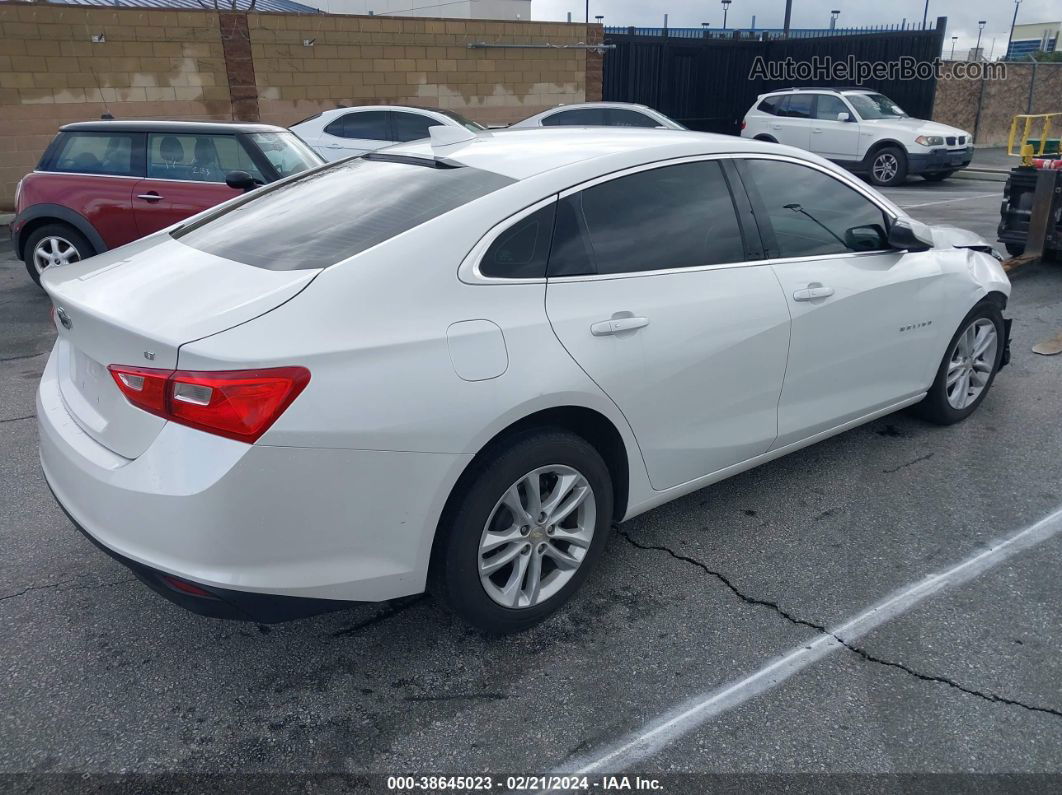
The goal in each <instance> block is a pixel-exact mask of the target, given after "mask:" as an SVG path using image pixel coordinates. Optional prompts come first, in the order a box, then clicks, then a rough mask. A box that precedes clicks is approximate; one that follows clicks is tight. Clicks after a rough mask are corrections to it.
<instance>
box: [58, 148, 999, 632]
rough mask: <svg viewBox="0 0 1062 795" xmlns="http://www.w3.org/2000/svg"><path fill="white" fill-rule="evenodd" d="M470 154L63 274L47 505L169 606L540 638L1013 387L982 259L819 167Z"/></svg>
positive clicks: (343, 180)
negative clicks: (365, 610)
mask: <svg viewBox="0 0 1062 795" xmlns="http://www.w3.org/2000/svg"><path fill="white" fill-rule="evenodd" d="M448 133H449V131H439V132H433V136H432V137H433V140H434V141H435V144H434V145H433V143H432V142H431V141H422V142H419V143H415V144H407V145H404V146H398V147H395V148H392V149H391V150H389V151H388V152H379V153H374V154H369V155H365V156H364V157H361V158H354V159H350V160H346V161H343V162H341V163H333V164H327V165H324V166H321V167H318V168H316V169H313V170H311V171H308V172H305V173H304V174H300V175H297V176H295V177H292V178H290V179H288V180H285V181H282V182H278V183H275V184H272V185H266V186H263V187H261V188H259V189H257V190H255V191H253V192H252V193H249V194H247V195H245V196H243V197H240V198H237V199H234V200H232V201H230V202H228V203H226V204H224V205H221V206H220V207H217V208H214V209H212V210H209V211H207V212H205V213H201V214H200V215H198V216H195V217H193V218H191V219H189V220H187V221H185V222H182V223H181V224H179V225H176V226H174V227H171V228H169V229H167V230H163V231H161V232H158V233H156V234H154V235H152V236H150V237H147V238H144V239H141V240H139V241H136V242H135V243H131V244H129V245H127V246H124V247H122V248H119V249H115V250H113V251H108V252H105V253H103V254H100V255H98V256H96V257H93V258H92V259H90V260H87V261H85V262H79V263H75V264H71V265H67V266H64V267H62V268H49V269H47V270H45V271H44V274H43V276H42V278H41V282H42V285H43V286H44V288H45V289H46V290H47V291H48V294H49V296H50V297H51V300H52V302H53V304H54V315H55V321H56V322H55V326H56V331H57V332H58V339H57V340H56V343H55V347H54V349H53V351H52V354H51V356H50V358H49V360H48V363H47V366H46V368H45V371H44V375H43V377H42V380H41V383H40V388H39V391H38V396H37V416H38V422H39V437H40V456H41V463H42V466H43V469H44V474H45V477H46V478H47V482H48V484H49V485H50V486H51V488H52V490H53V492H54V494H55V496H56V499H57V500H58V501H59V503H60V504H61V505H62V506H63V507H64V508H65V509H66V511H67V512H68V513H69V515H70V516H71V518H72V519H73V521H74V523H75V524H76V525H78V526H79V527H80V528H82V529H83V531H84V532H85V533H86V534H87V535H88V536H89V537H90V538H91V539H93V540H94V541H95V542H96V543H97V544H99V545H100V546H101V547H103V548H104V549H105V550H107V551H108V552H109V553H110V554H112V555H113V556H115V557H116V558H117V559H119V560H121V561H122V562H123V563H125V564H126V565H128V566H130V567H131V568H132V569H133V570H134V571H135V572H136V573H137V574H138V575H139V576H140V577H141V578H142V579H143V580H144V581H145V582H147V583H148V584H149V585H150V586H151V587H153V588H155V589H156V590H158V591H159V592H160V593H163V594H164V595H166V596H167V597H168V598H170V599H172V600H174V601H176V602H178V603H181V604H183V605H185V606H186V607H188V608H190V609H192V610H195V611H198V612H200V613H205V614H208V615H216V616H229V617H251V618H254V619H257V620H261V621H269V620H279V619H284V618H291V617H293V616H297V615H302V614H306V613H310V612H316V611H320V610H322V609H328V608H334V607H336V606H341V605H344V604H348V603H350V602H352V601H379V600H384V599H392V598H395V597H401V596H406V595H410V594H416V593H419V592H421V591H423V590H425V588H426V587H427V588H430V589H431V590H432V592H434V593H435V594H437V595H439V596H440V597H441V598H442V599H443V600H444V601H445V602H446V603H447V604H449V605H450V606H451V607H452V608H453V609H454V610H455V611H456V612H457V613H458V614H459V615H461V616H462V617H463V618H464V619H466V620H467V621H469V622H470V623H472V624H473V625H475V626H477V627H479V628H481V629H484V630H487V631H491V632H510V631H516V630H520V629H524V628H526V627H529V626H531V625H532V624H534V623H536V622H538V621H540V620H542V619H543V618H545V617H546V616H547V615H549V614H550V613H552V612H553V611H554V610H556V609H557V608H558V607H559V606H561V605H562V604H563V603H564V602H565V601H567V599H568V598H569V597H570V596H572V594H573V593H574V592H575V591H576V590H577V589H578V588H579V586H580V585H581V584H582V582H583V581H584V579H585V578H586V576H587V574H588V573H589V570H590V569H591V567H592V566H593V564H594V563H595V562H596V560H597V559H598V558H600V556H601V554H602V553H603V551H604V548H605V544H606V540H607V537H608V534H609V531H610V527H611V525H612V522H613V521H614V520H615V521H620V520H624V519H629V518H631V517H633V516H637V515H638V514H640V513H642V512H644V511H647V510H649V509H650V508H653V507H655V506H658V505H661V504H663V503H666V502H668V501H670V500H674V499H676V498H678V497H681V496H682V495H684V494H688V493H690V492H692V491H695V490H696V489H700V488H702V487H704V486H707V485H709V484H711V483H715V482H716V481H719V480H722V479H724V478H726V477H729V476H731V475H734V474H736V473H738V472H742V471H744V470H746V469H749V468H751V467H754V466H756V465H758V464H761V463H764V462H766V461H770V460H772V459H774V458H777V457H779V456H782V455H784V454H786V453H789V452H792V451H794V450H798V449H800V448H802V447H805V446H807V445H810V444H812V443H814V442H817V441H819V440H821V439H825V438H827V437H830V436H833V435H834V434H837V433H840V432H842V431H845V430H847V429H849V428H853V427H855V426H857V425H859V424H861V423H865V422H867V421H869V420H873V419H875V418H877V417H881V416H883V415H886V414H889V413H891V412H894V411H897V410H899V409H902V408H904V407H906V406H914V405H917V406H918V410H919V411H920V412H921V413H922V415H923V416H925V417H927V418H928V419H930V420H932V421H934V422H937V423H941V424H949V423H954V422H958V421H960V420H962V419H965V418H966V417H968V416H969V415H970V414H971V413H972V412H973V411H974V410H975V409H976V408H977V407H978V405H979V404H980V403H981V402H982V401H983V400H984V398H985V395H986V394H987V393H988V390H989V388H990V386H991V384H992V381H993V378H994V377H995V374H996V372H997V370H998V369H999V368H1000V367H1001V366H1002V365H1003V364H1005V363H1006V361H1007V340H1008V331H1009V323H1008V321H1005V320H1004V319H1003V316H1002V310H1003V309H1004V307H1005V306H1006V302H1007V297H1008V295H1009V293H1010V284H1009V282H1008V280H1007V276H1006V274H1005V273H1004V272H1003V269H1002V267H1001V266H1000V263H999V261H998V260H997V258H996V257H994V256H993V253H992V249H991V247H990V246H989V244H988V243H986V242H985V241H983V240H981V239H979V238H977V237H976V236H974V235H972V234H970V233H967V232H963V231H961V230H957V229H953V228H932V229H931V228H929V227H926V226H925V225H923V224H920V223H918V222H917V221H914V220H912V219H911V218H910V217H908V216H907V215H906V214H905V213H904V212H903V211H902V210H901V209H899V208H898V207H896V206H895V205H894V204H892V203H891V202H890V201H888V200H887V199H885V198H884V197H883V196H881V195H880V194H879V193H877V192H876V191H874V190H873V189H871V188H869V187H867V186H866V185H864V184H863V183H862V182H860V181H859V180H857V179H855V178H854V177H852V176H851V175H849V174H847V173H846V172H844V171H843V170H841V169H839V168H837V167H835V166H832V165H830V164H829V163H827V162H826V161H824V160H822V159H821V158H818V157H816V156H814V155H810V154H805V153H800V152H798V151H796V150H793V149H790V148H788V147H782V146H776V145H771V144H762V143H753V142H749V141H742V140H739V139H738V138H735V137H730V136H716V135H707V134H702V133H690V132H669V131H659V130H632V129H603V128H593V129H564V130H536V131H505V132H498V133H480V134H473V133H471V132H468V133H466V134H463V135H460V136H455V135H453V134H448ZM458 137H460V138H464V139H466V140H456V138H458ZM927 438H928V437H927Z"/></svg>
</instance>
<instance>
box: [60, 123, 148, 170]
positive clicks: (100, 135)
mask: <svg viewBox="0 0 1062 795" xmlns="http://www.w3.org/2000/svg"><path fill="white" fill-rule="evenodd" d="M62 135H63V136H64V138H63V140H62V142H61V143H60V146H59V149H58V151H57V152H56V155H55V157H54V158H53V159H52V162H51V163H50V164H49V166H48V168H47V170H48V171H64V172H72V173H78V174H108V175H111V176H123V177H134V176H143V175H142V174H139V173H137V172H138V171H139V168H137V167H136V159H137V158H136V157H135V156H134V149H136V146H135V144H136V143H137V140H136V139H137V135H138V134H137V133H122V132H113V133H106V132H66V133H62ZM140 135H141V136H142V135H143V134H142V133H141V134H140ZM140 152H141V155H140V157H141V158H143V143H142V139H141V143H140ZM142 163H143V161H142V159H141V166H140V167H141V168H142V167H143V165H142Z"/></svg>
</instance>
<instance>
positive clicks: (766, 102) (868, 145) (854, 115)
mask: <svg viewBox="0 0 1062 795" xmlns="http://www.w3.org/2000/svg"><path fill="white" fill-rule="evenodd" d="M741 135H742V136H743V137H745V138H755V139H757V140H759V141H771V142H775V143H780V144H786V145H787V146H795V147H797V148H798V149H806V150H808V151H809V152H814V153H815V154H817V155H821V156H822V157H825V158H828V159H829V160H832V161H833V162H834V163H837V164H838V165H841V166H843V167H845V168H847V169H848V170H849V171H852V172H853V173H856V174H860V175H862V176H866V177H867V178H868V179H869V180H870V181H871V182H872V183H874V184H875V185H881V186H892V185H900V184H902V183H903V182H904V180H906V179H907V177H908V175H915V174H917V175H920V176H922V177H924V178H925V179H927V180H930V181H931V182H936V181H939V180H942V179H947V178H948V177H950V176H951V175H952V174H954V173H955V172H956V171H958V170H959V169H962V168H966V167H967V166H968V165H970V160H971V159H972V158H973V151H974V150H973V136H972V135H970V134H969V133H968V132H966V131H965V130H960V129H958V128H957V127H949V126H948V125H946V124H939V123H937V122H934V121H925V120H924V119H913V118H911V117H910V116H908V115H907V114H906V113H905V112H904V111H903V110H902V109H901V108H900V107H899V106H898V105H897V104H896V103H895V102H893V101H892V100H891V99H889V98H888V97H886V96H885V95H884V94H879V93H877V92H875V91H869V90H867V89H862V88H850V89H849V88H836V89H835V88H793V89H786V90H783V91H772V92H770V93H768V94H762V95H761V96H760V97H759V98H757V100H756V104H755V105H753V106H752V107H751V108H750V109H749V112H748V113H747V114H745V119H744V121H743V122H742V125H741Z"/></svg>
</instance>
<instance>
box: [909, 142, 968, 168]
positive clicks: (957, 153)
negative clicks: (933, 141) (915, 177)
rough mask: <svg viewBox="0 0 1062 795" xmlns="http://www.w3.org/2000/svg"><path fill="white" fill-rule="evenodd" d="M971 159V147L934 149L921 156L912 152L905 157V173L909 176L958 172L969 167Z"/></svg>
mask: <svg viewBox="0 0 1062 795" xmlns="http://www.w3.org/2000/svg"><path fill="white" fill-rule="evenodd" d="M972 159H973V147H969V146H968V147H966V148H965V149H934V150H933V151H931V152H928V153H925V154H921V153H916V152H912V153H909V154H908V155H907V172H908V173H909V174H931V173H934V172H939V171H958V170H959V169H961V168H966V167H967V166H968V165H970V160H972Z"/></svg>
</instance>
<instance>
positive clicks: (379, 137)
mask: <svg viewBox="0 0 1062 795" xmlns="http://www.w3.org/2000/svg"><path fill="white" fill-rule="evenodd" d="M387 115H388V114H387V111H385V110H365V111H360V112H355V113H345V114H343V115H342V116H340V117H339V118H338V119H336V120H335V121H333V122H332V123H331V124H329V125H328V126H327V127H325V128H324V131H325V132H326V133H328V134H329V135H334V136H336V137H337V138H361V139H364V140H369V141H390V140H391V133H390V123H389V121H388V118H387Z"/></svg>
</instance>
